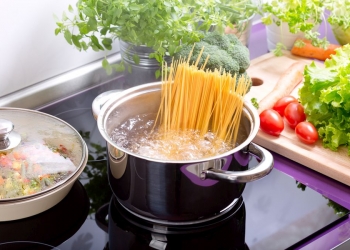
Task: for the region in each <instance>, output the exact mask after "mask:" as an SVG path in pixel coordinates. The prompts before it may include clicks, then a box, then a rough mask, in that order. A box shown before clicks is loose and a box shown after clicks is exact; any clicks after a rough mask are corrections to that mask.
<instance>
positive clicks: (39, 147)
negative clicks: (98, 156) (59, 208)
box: [0, 107, 88, 221]
mask: <svg viewBox="0 0 350 250" xmlns="http://www.w3.org/2000/svg"><path fill="white" fill-rule="evenodd" d="M87 159H88V149H87V146H86V143H85V142H84V140H83V139H82V137H81V136H80V134H79V133H78V132H77V131H76V130H75V129H74V128H73V127H72V126H71V125H70V124H68V123H66V122H65V121H63V120H61V119H59V118H57V117H54V116H51V115H48V114H46V113H43V112H39V111H34V110H29V109H21V108H6V107H3V108H0V221H11V220H17V219H22V218H27V217H30V216H33V215H36V214H39V213H41V212H43V211H46V210H48V209H50V208H52V207H53V206H55V205H56V204H58V203H59V202H60V201H61V200H62V199H63V198H64V197H65V196H66V195H67V194H68V193H69V191H70V190H71V188H72V186H73V184H74V183H75V181H76V180H77V179H78V177H79V175H80V174H81V173H82V171H83V169H84V168H85V165H86V163H87Z"/></svg>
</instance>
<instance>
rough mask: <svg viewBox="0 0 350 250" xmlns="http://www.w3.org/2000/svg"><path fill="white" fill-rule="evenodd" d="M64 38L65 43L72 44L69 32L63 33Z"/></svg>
mask: <svg viewBox="0 0 350 250" xmlns="http://www.w3.org/2000/svg"><path fill="white" fill-rule="evenodd" d="M64 38H65V39H66V41H67V43H69V44H72V34H71V33H70V31H69V30H65V31H64Z"/></svg>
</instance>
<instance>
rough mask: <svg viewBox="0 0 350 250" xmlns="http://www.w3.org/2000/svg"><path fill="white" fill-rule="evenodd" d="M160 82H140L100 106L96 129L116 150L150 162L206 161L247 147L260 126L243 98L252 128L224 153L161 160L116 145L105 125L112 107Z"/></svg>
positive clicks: (154, 89)
mask: <svg viewBox="0 0 350 250" xmlns="http://www.w3.org/2000/svg"><path fill="white" fill-rule="evenodd" d="M161 84H162V82H160V81H158V82H153V83H146V84H142V85H139V86H136V87H132V88H129V89H126V90H123V91H121V92H118V94H116V95H114V96H112V97H111V98H110V99H109V100H108V101H107V102H106V103H105V104H104V105H103V106H102V108H101V111H100V112H99V114H98V117H97V126H98V129H99V131H100V133H101V135H102V137H103V138H104V139H105V140H106V141H107V142H108V143H109V144H110V145H112V146H113V147H115V148H117V149H118V150H120V151H122V152H124V153H127V154H128V155H132V156H134V157H137V158H140V159H144V160H147V161H152V162H159V163H175V164H188V163H194V162H198V163H199V162H207V161H211V160H215V159H219V158H224V157H227V156H229V155H232V154H233V153H236V152H238V151H240V150H242V149H243V148H245V147H247V146H248V145H249V144H250V143H251V142H252V141H253V139H254V137H255V136H256V134H257V133H258V131H259V127H260V119H259V114H258V111H257V109H256V108H255V107H254V106H253V104H252V103H251V102H250V101H248V100H246V99H245V100H244V108H245V109H246V110H247V112H248V113H249V114H250V116H251V119H252V124H253V126H252V128H251V131H250V134H249V135H248V137H247V139H246V140H245V141H244V142H242V143H241V144H239V145H238V146H236V147H235V148H233V149H232V150H229V151H226V152H225V153H222V154H220V155H216V156H211V157H206V158H201V159H197V160H163V159H156V158H151V157H145V156H142V155H139V154H135V153H133V152H131V151H130V150H127V149H125V148H123V147H120V146H118V145H117V144H116V143H115V142H114V141H113V140H112V139H111V138H110V137H109V135H108V133H107V131H106V129H105V127H106V122H107V120H108V117H109V115H110V114H111V112H113V110H114V108H115V107H116V106H117V105H118V104H119V103H121V102H123V101H124V100H125V99H130V98H132V97H134V96H136V95H137V93H138V92H137V91H138V90H140V89H141V90H142V89H145V90H147V89H150V90H148V92H153V91H159V90H160V88H156V87H157V86H159V85H161Z"/></svg>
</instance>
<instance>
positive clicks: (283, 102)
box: [273, 95, 298, 116]
mask: <svg viewBox="0 0 350 250" xmlns="http://www.w3.org/2000/svg"><path fill="white" fill-rule="evenodd" d="M291 102H298V100H297V99H296V98H295V97H294V96H290V95H289V96H284V97H282V98H280V99H279V100H278V101H277V102H276V103H275V105H274V106H273V109H274V110H276V111H277V112H278V113H279V114H280V115H281V116H284V110H285V108H286V107H287V105H288V104H289V103H291Z"/></svg>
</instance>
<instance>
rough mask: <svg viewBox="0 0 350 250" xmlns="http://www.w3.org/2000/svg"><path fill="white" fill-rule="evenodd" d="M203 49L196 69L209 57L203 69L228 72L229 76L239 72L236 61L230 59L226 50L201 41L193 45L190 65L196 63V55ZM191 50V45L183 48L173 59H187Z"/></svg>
mask: <svg viewBox="0 0 350 250" xmlns="http://www.w3.org/2000/svg"><path fill="white" fill-rule="evenodd" d="M203 47H204V50H203V53H202V56H201V57H200V60H199V62H198V67H201V66H202V65H203V64H204V62H205V60H206V58H207V57H208V56H209V58H208V61H207V63H206V65H205V69H209V70H211V71H214V70H215V69H218V70H219V69H222V70H225V71H226V72H230V73H231V74H236V73H238V72H239V69H240V67H239V65H238V63H237V61H235V60H234V59H233V58H232V57H230V56H229V55H228V53H227V51H226V50H222V49H220V48H219V47H218V46H216V45H210V44H206V43H204V42H203V41H202V42H199V43H197V44H195V47H194V49H193V53H192V56H191V59H190V64H192V63H195V62H196V61H197V58H198V55H199V53H200V51H201V49H202V48H203ZM191 49H192V45H185V46H183V47H182V50H181V53H177V54H176V55H175V59H179V58H180V57H181V58H186V59H187V58H188V55H189V53H190V51H191ZM212 51H215V53H212Z"/></svg>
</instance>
